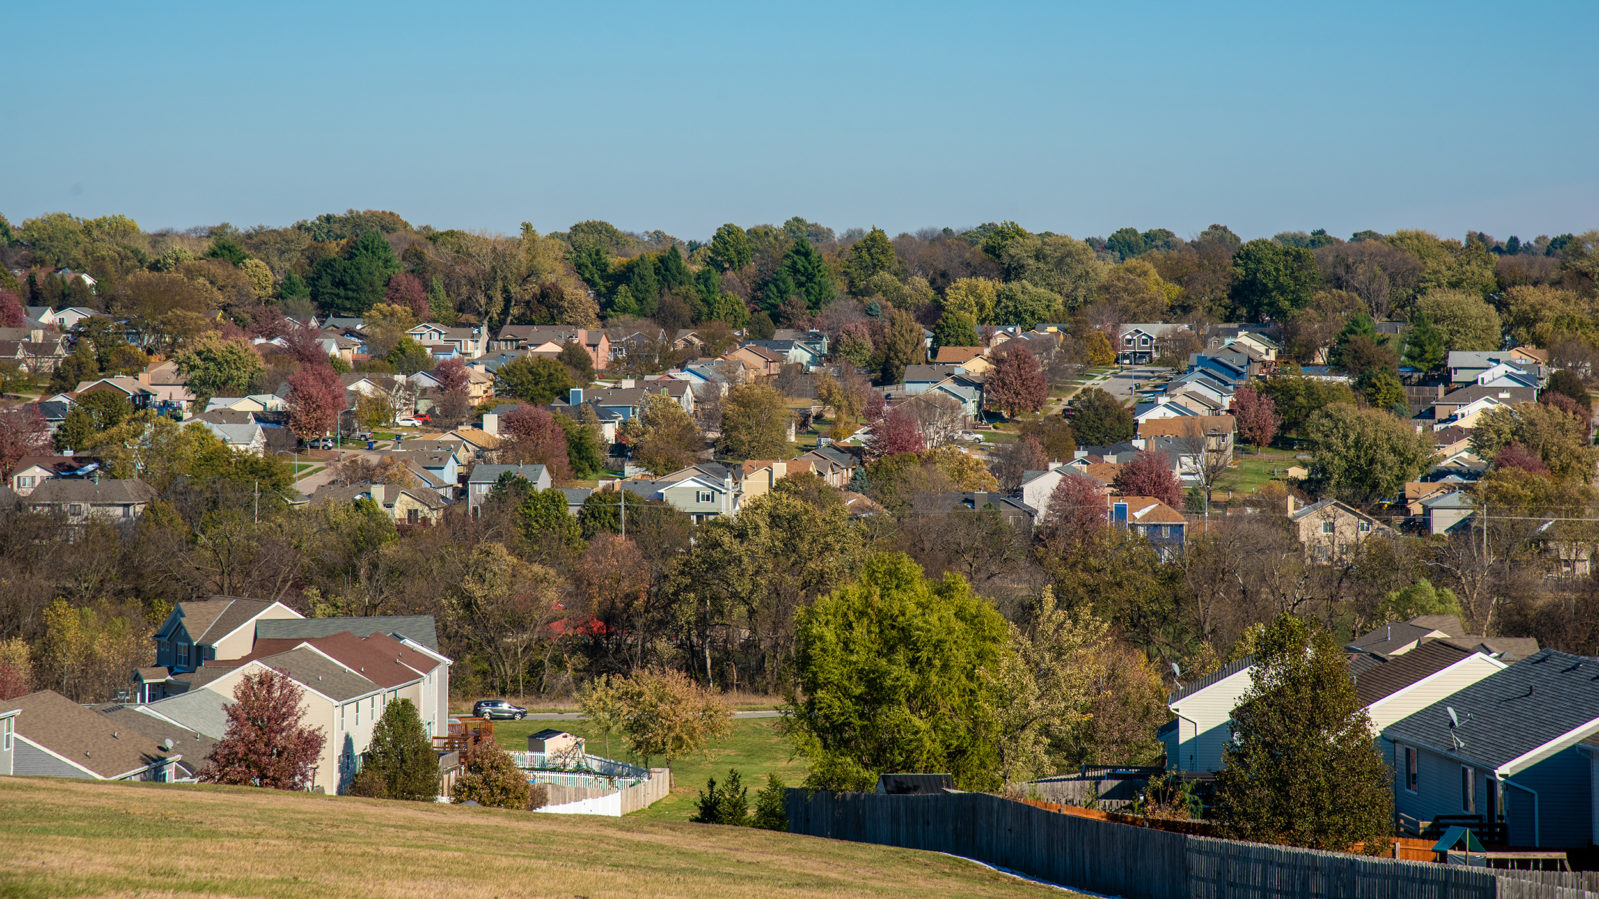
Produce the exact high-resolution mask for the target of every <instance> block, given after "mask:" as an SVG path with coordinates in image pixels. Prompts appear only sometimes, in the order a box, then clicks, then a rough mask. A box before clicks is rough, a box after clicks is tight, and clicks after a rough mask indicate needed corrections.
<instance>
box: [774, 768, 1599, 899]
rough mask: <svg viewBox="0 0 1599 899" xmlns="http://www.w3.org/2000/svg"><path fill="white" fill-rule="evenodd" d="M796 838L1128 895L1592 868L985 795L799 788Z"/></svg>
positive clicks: (1199, 895)
mask: <svg viewBox="0 0 1599 899" xmlns="http://www.w3.org/2000/svg"><path fill="white" fill-rule="evenodd" d="M786 805H787V810H788V822H789V830H790V831H791V832H793V833H797V834H807V835H810V836H818V837H830V838H832V839H839V840H852V841H855V842H861V843H877V844H881V845H886V846H902V847H905V848H908V849H926V850H931V851H935V852H946V853H949V854H951V855H958V856H962V857H964V858H970V859H975V860H977V861H981V862H985V863H987V864H990V865H994V866H995V867H998V868H1003V869H1007V870H1010V871H1015V872H1017V873H1020V874H1025V875H1027V876H1030V877H1034V878H1037V879H1039V880H1042V881H1045V882H1048V883H1053V884H1058V885H1060V886H1064V887H1070V888H1075V889H1082V890H1088V891H1091V892H1095V893H1101V894H1105V895H1109V896H1120V897H1125V899H1579V897H1589V896H1599V893H1595V892H1592V891H1590V890H1589V889H1587V888H1585V887H1586V886H1591V879H1589V878H1585V877H1584V876H1583V875H1580V874H1578V875H1571V874H1554V873H1552V872H1551V873H1538V874H1536V875H1532V876H1529V874H1530V872H1505V871H1489V870H1486V869H1482V868H1466V867H1459V866H1450V865H1440V864H1428V863H1423V862H1408V861H1397V860H1394V859H1383V858H1368V857H1364V856H1353V855H1342V854H1338V853H1332V852H1317V851H1313V850H1308V849H1291V848H1284V847H1277V846H1262V845H1258V844H1254V843H1240V842H1236V841H1232V840H1220V839H1214V838H1211V837H1199V836H1189V835H1187V834H1180V833H1170V832H1167V831H1161V830H1153V829H1150V828H1145V827H1136V826H1133V825H1128V824H1118V823H1113V822H1109V821H1099V820H1095V819H1092V818H1081V817H1077V816H1074V815H1063V814H1058V813H1055V812H1050V811H1046V810H1044V809H1040V808H1036V807H1034V806H1030V805H1026V804H1024V803H1020V802H1013V801H1010V800H1007V799H1002V798H1000V797H998V796H991V795H988V794H986V793H946V794H937V795H920V796H883V795H876V794H871V793H832V792H826V791H818V792H809V791H805V790H789V791H788V794H787V797H786Z"/></svg>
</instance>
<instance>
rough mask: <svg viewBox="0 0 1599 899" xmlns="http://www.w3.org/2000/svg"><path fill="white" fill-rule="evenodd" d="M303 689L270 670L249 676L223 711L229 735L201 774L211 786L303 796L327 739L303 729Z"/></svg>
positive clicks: (212, 755)
mask: <svg viewBox="0 0 1599 899" xmlns="http://www.w3.org/2000/svg"><path fill="white" fill-rule="evenodd" d="M302 695H303V693H302V691H301V689H300V687H299V686H298V685H296V684H295V683H294V681H292V680H290V679H289V677H288V676H287V675H284V674H280V673H278V672H277V671H273V670H271V669H265V670H262V671H258V672H248V673H246V674H245V675H244V676H243V677H241V678H240V679H239V684H238V686H237V687H235V688H234V689H233V699H234V701H233V703H232V704H231V705H228V706H227V707H226V708H225V709H224V711H225V712H226V714H227V716H228V729H227V732H226V733H225V734H224V735H223V737H222V739H221V740H220V741H218V742H217V744H216V746H214V747H212V749H211V754H210V756H209V757H208V758H207V765H206V768H205V770H204V771H202V772H201V774H200V779H201V780H202V781H204V782H206V783H216V784H230V785H233V786H255V787H266V788H268V789H273V790H304V789H306V788H307V787H308V786H310V783H311V777H312V774H313V773H314V769H315V767H316V763H317V759H318V758H319V757H320V756H321V754H322V745H323V743H324V742H325V741H326V739H327V738H326V737H325V736H324V735H323V734H322V731H321V730H320V729H318V728H314V727H309V726H307V725H306V724H305V723H304V720H303V714H302V712H301V709H300V702H301V696H302Z"/></svg>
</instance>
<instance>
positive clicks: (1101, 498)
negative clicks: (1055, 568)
mask: <svg viewBox="0 0 1599 899" xmlns="http://www.w3.org/2000/svg"><path fill="white" fill-rule="evenodd" d="M1109 513H1110V506H1109V505H1107V503H1106V502H1105V488H1103V487H1101V486H1100V485H1099V483H1098V482H1097V481H1095V480H1094V479H1093V478H1090V477H1089V476H1087V475H1084V474H1078V473H1077V472H1068V473H1067V474H1065V475H1064V476H1063V477H1062V478H1061V479H1060V483H1058V484H1056V485H1055V489H1054V490H1053V491H1051V492H1050V494H1049V504H1048V506H1047V507H1046V508H1045V509H1044V514H1043V516H1042V517H1041V519H1040V521H1039V536H1040V537H1042V538H1043V539H1044V542H1045V543H1046V544H1047V545H1048V546H1049V547H1050V548H1051V549H1052V550H1053V551H1055V552H1056V553H1057V554H1067V553H1072V552H1076V551H1077V550H1079V549H1081V548H1083V547H1084V546H1087V545H1088V544H1089V543H1090V542H1091V541H1092V540H1093V538H1094V537H1095V536H1096V535H1097V534H1098V533H1099V532H1100V530H1102V529H1103V528H1104V527H1105V524H1106V522H1107V521H1108V520H1109Z"/></svg>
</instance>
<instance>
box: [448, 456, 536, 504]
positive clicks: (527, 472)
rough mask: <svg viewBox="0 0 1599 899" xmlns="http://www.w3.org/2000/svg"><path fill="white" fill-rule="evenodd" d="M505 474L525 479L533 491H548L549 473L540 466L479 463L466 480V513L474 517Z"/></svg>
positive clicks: (473, 467)
mask: <svg viewBox="0 0 1599 899" xmlns="http://www.w3.org/2000/svg"><path fill="white" fill-rule="evenodd" d="M507 474H511V475H515V476H517V477H521V478H526V479H527V482H528V483H529V484H532V485H533V489H535V490H548V489H550V486H551V481H550V471H549V469H547V468H545V467H544V466H542V465H488V464H486V463H482V462H480V463H478V464H477V465H474V466H472V473H471V474H470V475H468V476H467V478H466V508H467V511H468V512H470V513H471V514H473V515H476V514H477V511H478V509H479V508H480V507H481V506H482V505H483V501H484V500H486V499H488V498H489V493H490V491H492V490H493V489H494V485H495V484H497V483H499V480H500V478H501V477H503V476H505V475H507Z"/></svg>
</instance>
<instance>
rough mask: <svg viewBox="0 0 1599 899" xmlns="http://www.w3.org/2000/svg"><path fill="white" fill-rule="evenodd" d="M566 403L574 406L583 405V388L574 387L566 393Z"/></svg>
mask: <svg viewBox="0 0 1599 899" xmlns="http://www.w3.org/2000/svg"><path fill="white" fill-rule="evenodd" d="M566 401H567V402H568V403H570V404H572V405H574V406H581V405H583V388H581V387H573V388H572V389H570V390H568V391H567V392H566Z"/></svg>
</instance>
